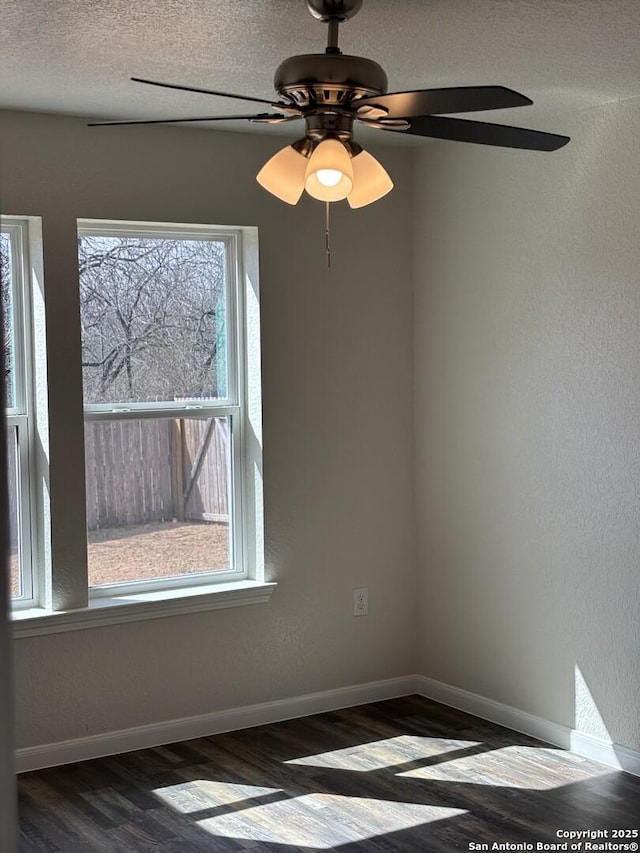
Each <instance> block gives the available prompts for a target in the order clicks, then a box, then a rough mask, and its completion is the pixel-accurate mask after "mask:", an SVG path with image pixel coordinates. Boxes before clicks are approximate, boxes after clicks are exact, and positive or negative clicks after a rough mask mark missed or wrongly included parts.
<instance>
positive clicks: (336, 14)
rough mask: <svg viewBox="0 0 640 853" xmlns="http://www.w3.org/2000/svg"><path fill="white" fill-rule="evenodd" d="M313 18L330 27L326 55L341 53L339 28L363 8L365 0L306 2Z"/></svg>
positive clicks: (315, 0) (313, 0)
mask: <svg viewBox="0 0 640 853" xmlns="http://www.w3.org/2000/svg"><path fill="white" fill-rule="evenodd" d="M304 2H305V5H306V7H307V10H308V11H309V13H310V14H311V15H313V17H314V18H315V19H316V20H318V21H322V22H323V23H325V24H327V25H328V34H327V48H326V51H325V53H330V54H331V53H333V54H336V53H341V51H340V48H339V47H338V27H339V26H340V24H341V23H343V22H344V21H348V20H349V18H352V17H353V16H354V15H355V14H356V13H357V12H359V11H360V9H361V8H362V3H363V0H304Z"/></svg>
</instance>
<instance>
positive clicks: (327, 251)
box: [324, 201, 331, 268]
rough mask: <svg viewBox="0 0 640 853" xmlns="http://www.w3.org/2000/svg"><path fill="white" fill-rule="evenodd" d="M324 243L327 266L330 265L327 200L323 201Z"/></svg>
mask: <svg viewBox="0 0 640 853" xmlns="http://www.w3.org/2000/svg"><path fill="white" fill-rule="evenodd" d="M324 244H325V249H326V253H327V268H329V267H331V235H330V224H329V202H328V201H326V202H325V220H324Z"/></svg>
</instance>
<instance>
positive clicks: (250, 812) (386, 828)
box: [197, 794, 466, 850]
mask: <svg viewBox="0 0 640 853" xmlns="http://www.w3.org/2000/svg"><path fill="white" fill-rule="evenodd" d="M465 813H466V812H465V810H464V809H450V808H440V807H436V806H424V805H418V804H415V803H402V802H400V803H398V802H391V801H387V800H376V799H368V798H363V797H343V796H338V795H336V794H307V795H305V796H302V797H295V798H292V799H291V800H287V801H284V802H278V803H271V804H269V805H263V806H255V807H253V808H248V809H244V810H242V811H237V812H233V813H232V814H225V815H222V816H220V817H214V818H208V819H206V820H201V821H198V822H197V823H198V826H199V827H200V828H201V829H204V830H206V831H207V832H208V833H210V834H211V835H218V836H222V837H223V838H238V839H243V840H250V841H264V842H266V843H271V844H291V845H295V846H298V847H313V848H316V849H318V850H333V849H335V848H336V847H337V846H339V845H342V844H347V843H353V842H357V841H364V840H366V839H368V838H374V837H376V836H379V835H386V834H388V833H392V832H400V831H402V830H405V829H410V828H411V827H416V826H420V825H422V824H426V823H433V822H434V821H438V820H444V819H447V818H451V817H456V816H458V815H461V814H465Z"/></svg>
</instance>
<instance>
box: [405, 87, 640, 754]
mask: <svg viewBox="0 0 640 853" xmlns="http://www.w3.org/2000/svg"><path fill="white" fill-rule="evenodd" d="M523 120H524V115H523ZM546 129H548V130H550V131H557V132H560V133H568V134H569V135H572V136H573V140H572V142H571V143H570V145H569V146H568V147H567V148H565V149H563V150H561V151H559V152H556V153H553V154H540V153H537V154H536V153H530V152H520V151H513V152H511V151H506V150H502V149H491V148H483V147H480V146H465V145H463V144H453V143H446V144H435V145H431V146H428V147H427V148H425V149H422V150H420V151H419V152H418V153H417V155H416V174H415V227H414V244H415V281H416V313H415V381H416V410H415V431H416V477H417V519H418V524H417V527H418V531H419V566H420V569H419V575H420V617H421V619H420V621H421V625H420V671H421V672H422V673H423V674H424V675H426V676H429V677H431V678H435V679H437V680H440V681H443V682H446V683H448V684H451V685H454V686H456V687H459V688H462V689H466V690H469V691H472V692H474V693H477V694H480V695H481V696H484V697H488V698H490V699H493V700H494V701H497V702H502V703H506V704H508V705H511V706H514V707H516V708H519V709H521V710H524V711H526V712H529V713H531V714H535V715H539V716H540V717H543V718H545V719H547V720H551V721H554V722H559V723H562V724H564V725H567V726H570V727H572V728H573V727H575V728H577V729H578V730H579V731H583V732H586V733H587V734H593V735H595V736H597V737H606V736H607V732H608V735H609V736H610V737H611V739H612V740H613V742H615V743H618V744H622V745H625V746H627V747H630V748H632V749H637V748H638V746H640V715H639V714H638V696H639V695H640V655H639V654H638V651H639V649H640V620H639V619H638V613H639V612H640V572H639V571H638V566H639V565H640V535H639V529H640V527H639V525H640V494H639V491H640V485H639V484H640V453H639V445H638V438H639V424H640V241H639V240H638V223H639V221H640V161H639V159H638V155H639V153H640V152H639V149H638V138H639V137H640V104H639V103H638V102H637V101H628V102H623V103H618V104H610V105H608V106H606V107H605V108H601V109H597V110H591V111H588V112H584V113H581V114H577V115H574V116H555V117H554V120H553V121H552V122H551V121H549V123H548V127H547V128H546ZM578 670H579V671H578Z"/></svg>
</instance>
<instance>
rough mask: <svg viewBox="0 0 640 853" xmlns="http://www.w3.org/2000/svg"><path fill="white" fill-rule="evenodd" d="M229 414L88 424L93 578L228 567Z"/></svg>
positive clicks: (103, 580) (107, 580)
mask: <svg viewBox="0 0 640 853" xmlns="http://www.w3.org/2000/svg"><path fill="white" fill-rule="evenodd" d="M230 445H231V441H230V419H229V418H203V417H199V418H198V417H185V418H155V417H154V418H139V419H136V420H126V421H124V420H112V421H88V422H86V423H85V462H86V480H87V526H88V543H89V544H88V558H89V583H90V585H91V586H101V585H104V584H112V583H124V582H128V581H141V580H152V579H157V578H164V577H176V576H183V575H193V574H198V573H202V572H211V571H220V570H229V569H230V568H231V562H232V559H231V553H230V552H231V548H230V538H229V531H230V522H231V499H230V494H231V492H230V478H231V474H230V470H231V469H230V459H231V447H230Z"/></svg>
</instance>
